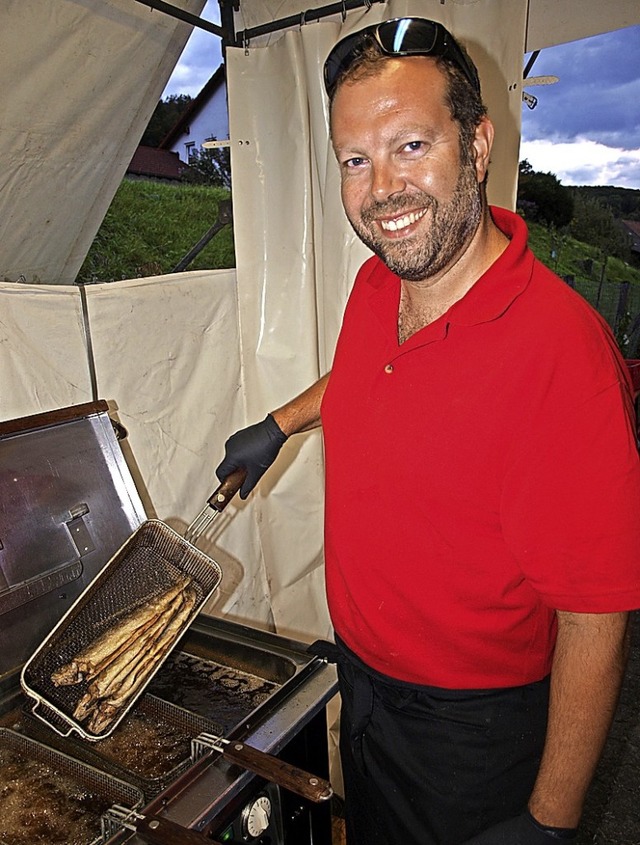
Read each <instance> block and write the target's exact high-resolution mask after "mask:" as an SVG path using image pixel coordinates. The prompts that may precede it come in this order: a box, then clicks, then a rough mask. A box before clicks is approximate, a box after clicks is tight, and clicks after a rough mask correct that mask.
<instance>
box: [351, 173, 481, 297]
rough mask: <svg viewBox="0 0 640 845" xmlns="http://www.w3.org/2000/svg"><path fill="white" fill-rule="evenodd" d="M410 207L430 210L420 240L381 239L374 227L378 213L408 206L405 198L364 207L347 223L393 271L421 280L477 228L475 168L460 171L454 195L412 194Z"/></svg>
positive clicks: (447, 260)
mask: <svg viewBox="0 0 640 845" xmlns="http://www.w3.org/2000/svg"><path fill="white" fill-rule="evenodd" d="M410 202H411V206H410V207H411V208H416V207H417V206H418V205H420V206H421V207H423V208H428V209H429V214H430V216H431V222H430V225H429V228H428V229H427V230H426V231H425V233H424V235H423V237H422V239H421V240H416V239H415V238H411V237H410V238H406V239H398V240H394V239H391V238H384V237H383V236H381V235H380V234H379V232H378V229H377V225H378V224H377V222H376V221H377V219H379V217H380V216H385V215H394V214H399V213H401V212H402V211H404V210H405V209H408V208H409V205H408V203H407V200H406V199H401V198H400V197H399V198H397V200H396V201H391V202H388V203H384V204H382V203H379V204H377V205H376V206H375V207H369V208H367V209H365V210H364V211H363V212H362V214H361V216H360V219H359V220H357V221H356V220H352V219H351V218H349V222H350V223H351V226H352V227H353V230H354V231H355V233H356V235H357V236H358V237H359V238H360V240H361V241H362V242H363V243H364V244H365V246H367V247H369V249H370V250H371V251H372V252H374V253H375V254H376V255H377V256H378V258H380V259H381V261H383V262H384V263H385V264H386V265H387V267H388V268H389V269H390V270H391V272H392V273H395V274H396V276H399V277H400V278H401V279H404V280H405V281H407V282H422V281H424V280H425V279H429V278H432V277H433V276H436V275H437V274H439V273H441V272H442V271H443V270H445V269H446V268H447V267H448V266H450V265H451V264H453V263H454V262H455V261H456V259H457V258H458V256H459V255H460V253H461V252H463V250H464V249H465V246H466V245H467V244H468V243H469V241H470V240H471V238H472V237H473V235H474V234H475V232H476V229H477V228H478V224H479V222H480V218H481V216H482V207H483V206H482V198H481V195H480V191H479V188H478V183H477V181H476V180H475V171H474V170H473V169H472V168H465V169H463V170H462V172H461V173H460V177H459V179H458V183H457V185H456V189H455V192H454V195H453V197H452V198H451V200H450V201H449V202H447V203H444V204H443V203H439V202H438V201H437V200H435V199H434V198H433V197H431V196H428V195H426V194H425V195H423V196H422V197H415V196H414V197H412V198H411V200H410Z"/></svg>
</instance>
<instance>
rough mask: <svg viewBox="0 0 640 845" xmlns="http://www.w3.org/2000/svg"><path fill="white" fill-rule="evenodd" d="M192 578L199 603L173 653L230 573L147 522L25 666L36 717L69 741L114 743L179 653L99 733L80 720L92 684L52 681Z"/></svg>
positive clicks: (159, 524) (24, 681) (153, 669)
mask: <svg viewBox="0 0 640 845" xmlns="http://www.w3.org/2000/svg"><path fill="white" fill-rule="evenodd" d="M184 575H188V576H190V578H191V579H192V587H193V588H194V589H195V591H196V594H197V600H196V603H195V606H194V608H193V611H192V613H191V614H190V616H189V618H188V619H186V620H185V622H184V624H183V626H182V629H181V630H180V631H178V632H177V633H176V636H175V638H174V642H173V644H172V646H171V648H173V646H174V645H175V643H176V642H177V641H178V639H179V638H180V636H181V635H182V633H183V632H184V631H185V630H186V629H187V628H188V627H189V625H190V624H191V622H193V620H194V619H195V617H196V616H197V615H198V613H199V612H200V610H201V608H202V606H203V605H204V604H205V602H206V601H207V600H208V599H209V597H210V596H211V595H212V593H213V592H214V590H215V589H216V588H217V587H218V585H219V583H220V580H221V578H222V571H221V569H220V567H219V566H218V564H217V563H216V562H215V561H213V560H212V559H211V558H210V557H208V556H207V555H205V554H204V553H203V552H201V551H200V550H199V549H197V548H196V547H195V546H193V545H192V544H191V543H189V542H187V540H185V539H184V537H181V536H180V535H179V534H178V533H176V532H175V531H174V530H173V529H172V528H170V527H169V526H168V525H167V524H166V523H164V522H161V521H160V520H156V519H150V520H147V522H144V523H143V524H142V525H141V526H140V527H139V528H138V529H136V531H135V532H134V533H133V534H132V535H131V537H129V539H128V540H127V541H126V543H125V544H124V545H123V546H122V547H121V548H120V549H119V551H118V552H116V554H115V555H114V556H113V557H112V558H111V560H110V561H109V563H107V565H106V566H105V567H104V568H103V569H102V571H101V572H100V573H99V574H98V575H97V576H96V578H95V579H94V580H93V581H92V582H91V584H89V586H88V587H87V588H86V590H85V591H84V592H83V593H82V594H81V595H80V596H79V598H78V599H77V600H76V601H75V603H74V604H73V605H72V606H71V608H70V609H69V610H68V611H67V613H66V614H65V615H64V616H63V617H62V619H61V620H60V621H59V622H58V624H57V625H56V626H55V628H54V629H53V630H52V631H51V633H50V634H49V635H48V636H47V637H46V639H45V640H44V641H43V642H42V644H41V645H40V647H39V648H38V649H37V650H36V651H35V653H34V654H33V655H32V656H31V658H30V659H29V660H28V661H27V662H26V663H25V665H24V667H23V669H22V673H21V677H20V683H21V685H22V688H23V690H24V691H25V693H26V694H27V695H28V696H30V697H31V698H33V699H35V704H34V705H33V707H32V713H33V714H34V715H35V716H37V717H38V718H39V719H42V721H44V722H46V724H48V725H49V727H51V728H52V729H53V730H54V731H56V732H57V733H59V734H60V735H61V736H69V735H70V734H71V733H73V732H75V733H77V734H79V736H81V737H82V738H83V739H87V740H89V741H94V742H95V741H97V740H100V739H104V738H105V737H107V736H109V735H110V734H111V733H112V732H113V731H114V730H115V728H116V727H117V726H118V724H119V723H120V722H121V721H122V719H123V718H124V716H125V715H126V713H127V712H128V711H129V710H130V709H131V707H132V706H133V704H134V703H135V702H136V701H137V700H138V699H139V698H140V696H141V695H142V693H143V692H144V690H145V689H146V687H147V685H148V683H149V681H150V680H151V679H152V678H153V676H154V675H155V674H156V672H157V671H158V669H159V668H160V667H161V666H162V664H163V663H164V661H165V660H166V658H167V657H168V656H169V654H170V652H171V648H169V649H167V650H166V651H165V653H164V654H163V655H162V656H161V657H160V658H158V659H156V660H154V662H153V665H152V667H151V668H150V670H149V672H148V673H147V676H146V678H145V681H144V683H143V684H142V685H141V686H140V687H139V689H138V691H137V693H136V694H135V695H133V696H132V697H131V698H130V699H129V700H128V701H127V702H126V704H125V706H123V707H122V709H121V712H120V713H119V714H118V716H117V718H116V719H115V721H114V722H113V723H112V724H111V725H110V726H108V727H107V728H106V729H104V730H103V731H101V732H99V733H93V732H91V731H90V730H89V729H88V728H87V727H86V726H84V725H82V724H81V723H80V722H79V721H78V720H77V719H75V718H74V716H73V712H74V710H75V708H76V705H77V703H78V701H79V700H80V698H81V697H82V696H83V695H84V693H85V692H86V690H87V688H88V685H89V684H88V682H86V681H81V682H80V683H77V684H73V685H69V686H56V685H55V684H54V683H53V682H52V681H51V676H52V674H53V672H54V671H55V670H56V669H58V668H59V667H61V666H63V665H64V664H66V663H68V662H70V661H71V660H72V659H73V658H74V657H75V655H76V654H78V653H79V652H80V651H82V650H83V649H84V648H86V647H87V646H88V645H89V643H91V642H92V641H93V640H94V639H96V638H97V637H99V636H100V635H101V634H103V633H104V632H105V631H106V630H107V629H109V628H111V627H113V626H114V625H115V624H117V622H118V621H119V619H120V618H122V617H123V616H125V615H127V614H128V613H130V612H131V611H132V610H134V609H135V608H137V607H138V606H140V605H142V604H144V603H145V602H147V601H149V600H151V599H152V598H153V597H155V596H157V595H159V594H161V593H162V592H163V591H165V590H167V589H168V588H169V587H171V586H173V585H174V584H176V583H178V582H179V580H180V578H181V576H184Z"/></svg>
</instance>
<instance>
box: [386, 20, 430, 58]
mask: <svg viewBox="0 0 640 845" xmlns="http://www.w3.org/2000/svg"><path fill="white" fill-rule="evenodd" d="M437 34H438V30H437V27H436V24H434V23H433V22H432V21H427V20H416V19H412V18H403V19H402V20H398V21H385V22H384V23H381V24H380V26H379V27H378V40H379V42H380V45H381V46H382V49H383V50H384V51H385V52H386V53H391V54H393V53H414V52H415V53H430V52H431V50H433V48H434V47H435V43H436V37H437Z"/></svg>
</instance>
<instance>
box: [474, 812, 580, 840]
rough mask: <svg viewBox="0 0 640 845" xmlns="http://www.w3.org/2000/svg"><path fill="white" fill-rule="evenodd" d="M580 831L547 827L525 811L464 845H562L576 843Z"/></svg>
mask: <svg viewBox="0 0 640 845" xmlns="http://www.w3.org/2000/svg"><path fill="white" fill-rule="evenodd" d="M577 837H578V831H577V830H574V829H573V828H565V827H545V826H544V825H542V824H540V823H539V822H537V821H536V820H535V819H534V818H533V816H532V815H531V813H529V812H528V811H525V812H524V813H522V814H521V815H519V816H516V817H515V819H509V820H508V821H506V822H500V824H496V825H494V826H493V827H490V828H489V830H485V831H484V833H480V834H478V836H474V837H473V839H468V840H467V841H466V842H465V843H464V845H554V843H555V845H561V843H562V842H575V841H576V839H577Z"/></svg>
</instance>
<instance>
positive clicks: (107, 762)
mask: <svg viewBox="0 0 640 845" xmlns="http://www.w3.org/2000/svg"><path fill="white" fill-rule="evenodd" d="M137 714H140V715H142V716H145V717H148V718H149V719H150V720H152V721H156V720H157V721H158V722H162V723H164V724H165V726H167V727H169V728H170V729H173V730H175V732H176V734H181V735H183V736H188V737H189V741H187V742H186V743H185V749H184V756H183V757H182V755H181V759H179V760H178V761H177V762H174V763H173V765H169V766H167V767H166V769H165V770H163V771H162V772H160V773H159V774H153V773H152V772H150V771H149V769H148V768H146V769H145V765H144V763H136V762H132V761H131V760H130V759H128V758H127V757H126V755H124V756H122V755H121V756H116V754H115V749H112V748H109V749H107V748H106V746H105V744H104V743H102V742H97V743H93V742H92V743H87V742H84V741H82V740H78V739H76V738H73V737H62V736H59V735H58V733H55V732H53V731H52V730H50V729H49V728H48V727H46V726H45V725H44V724H43V722H42V720H41V719H35V718H34V717H33V715H32V713H31V712H30V709H28V708H27V707H25V708H24V710H23V718H24V720H25V729H26V730H27V731H28V732H29V734H30V735H32V736H34V738H36V739H38V740H40V741H42V742H44V743H45V744H46V745H50V746H52V747H53V748H56V749H58V750H59V751H62V752H63V753H65V754H68V755H69V756H72V757H77V758H78V759H79V760H82V761H83V762H84V763H87V764H88V765H90V766H93V767H94V768H96V769H101V770H102V771H104V772H107V773H108V774H110V775H113V776H114V777H116V778H118V779H120V780H123V781H126V782H127V783H130V784H132V785H133V786H135V787H136V788H137V789H139V790H141V792H142V793H143V794H144V798H145V801H151V800H152V799H153V798H155V797H156V796H157V795H159V794H160V793H161V792H163V791H164V790H165V789H166V788H167V787H168V786H169V784H170V783H172V782H173V781H174V780H176V778H178V777H179V775H181V774H182V773H183V772H184V771H186V770H187V769H188V768H189V766H191V765H192V763H193V762H194V759H193V740H194V739H195V738H196V737H197V736H199V735H200V734H202V733H214V734H218V735H220V734H221V733H222V729H221V727H220V726H219V725H217V724H215V723H213V722H212V721H210V720H209V719H206V718H204V717H203V716H199V715H198V714H196V713H191V712H189V711H188V710H184V709H183V708H182V707H177V706H176V705H174V704H170V703H169V702H168V701H164V700H163V699H161V698H157V697H156V696H155V695H150V694H149V693H147V694H145V695H143V696H142V698H141V699H140V700H139V701H138V702H137V703H136V705H135V706H134V707H133V708H132V709H131V710H130V711H129V714H128V721H129V722H130V721H131V719H132V717H134V716H135V715H137ZM125 727H126V726H125V725H121V726H120V727H119V729H118V730H120V731H123V730H125ZM117 734H118V731H117V730H116V731H115V732H114V734H113V735H112V738H113V739H116V738H117ZM110 741H111V740H109V742H110ZM177 741H178V740H176V742H177Z"/></svg>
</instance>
